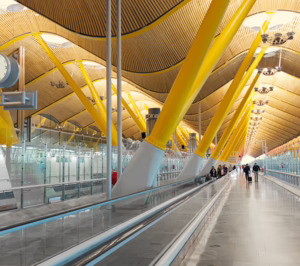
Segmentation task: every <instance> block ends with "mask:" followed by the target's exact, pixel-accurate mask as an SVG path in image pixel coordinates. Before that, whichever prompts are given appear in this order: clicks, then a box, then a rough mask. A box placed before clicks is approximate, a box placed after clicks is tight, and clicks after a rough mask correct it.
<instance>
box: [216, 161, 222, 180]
mask: <svg viewBox="0 0 300 266" xmlns="http://www.w3.org/2000/svg"><path fill="white" fill-rule="evenodd" d="M221 177H222V166H221V165H220V164H219V166H218V170H217V178H221Z"/></svg>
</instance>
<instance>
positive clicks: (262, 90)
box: [255, 87, 274, 94]
mask: <svg viewBox="0 0 300 266" xmlns="http://www.w3.org/2000/svg"><path fill="white" fill-rule="evenodd" d="M273 90H274V87H260V88H255V91H256V92H258V93H260V94H268V93H269V92H271V91H273Z"/></svg>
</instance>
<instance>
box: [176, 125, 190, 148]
mask: <svg viewBox="0 0 300 266" xmlns="http://www.w3.org/2000/svg"><path fill="white" fill-rule="evenodd" d="M175 133H176V136H177V138H178V140H179V142H180V144H181V145H184V146H185V147H186V148H188V147H187V143H186V141H185V140H184V139H183V137H182V135H181V134H180V131H179V129H178V128H177V129H176V131H175Z"/></svg>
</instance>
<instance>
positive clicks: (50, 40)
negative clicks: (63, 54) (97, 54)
mask: <svg viewBox="0 0 300 266" xmlns="http://www.w3.org/2000/svg"><path fill="white" fill-rule="evenodd" d="M41 36H42V38H43V40H44V41H45V42H46V43H47V44H48V45H49V46H52V47H54V48H59V47H63V48H68V47H71V46H73V43H71V42H70V41H69V40H67V39H65V38H63V37H60V36H58V35H55V34H48V33H44V34H42V35H41Z"/></svg>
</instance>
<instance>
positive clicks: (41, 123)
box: [32, 117, 47, 133]
mask: <svg viewBox="0 0 300 266" xmlns="http://www.w3.org/2000/svg"><path fill="white" fill-rule="evenodd" d="M46 120H47V118H46V117H44V118H43V119H42V120H41V122H40V123H39V124H38V125H37V127H34V128H33V129H32V133H34V132H35V131H36V130H37V129H38V128H40V127H42V126H43V125H44V124H45V123H46Z"/></svg>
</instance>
